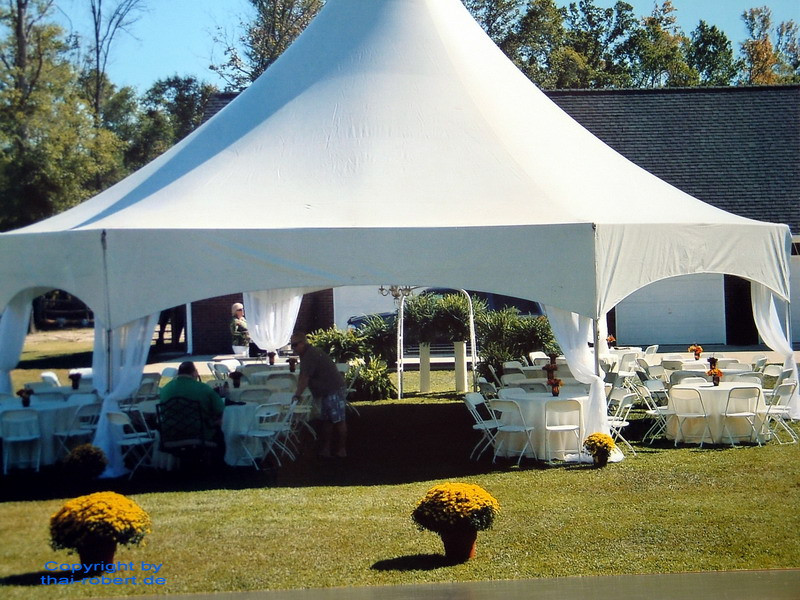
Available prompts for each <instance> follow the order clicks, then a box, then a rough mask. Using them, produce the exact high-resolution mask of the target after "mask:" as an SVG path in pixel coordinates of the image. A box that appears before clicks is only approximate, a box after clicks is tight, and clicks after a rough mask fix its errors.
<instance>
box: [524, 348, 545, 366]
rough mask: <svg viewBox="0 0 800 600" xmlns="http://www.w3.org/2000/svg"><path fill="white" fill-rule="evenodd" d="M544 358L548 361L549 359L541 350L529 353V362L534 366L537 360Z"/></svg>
mask: <svg viewBox="0 0 800 600" xmlns="http://www.w3.org/2000/svg"><path fill="white" fill-rule="evenodd" d="M542 358H543V359H544V360H548V359H547V354H545V353H544V352H542V351H541V350H537V351H535V352H528V361H530V363H531V365H532V366H536V360H537V359H542Z"/></svg>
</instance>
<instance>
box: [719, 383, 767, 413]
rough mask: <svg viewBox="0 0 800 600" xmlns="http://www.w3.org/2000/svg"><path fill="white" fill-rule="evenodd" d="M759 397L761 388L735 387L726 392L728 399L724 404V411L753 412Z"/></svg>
mask: <svg viewBox="0 0 800 600" xmlns="http://www.w3.org/2000/svg"><path fill="white" fill-rule="evenodd" d="M760 397H761V388H759V387H756V386H753V387H737V388H733V389H732V390H731V391H730V392H728V401H727V403H726V404H725V413H726V414H727V413H753V414H755V412H756V407H757V406H758V400H759V398H760Z"/></svg>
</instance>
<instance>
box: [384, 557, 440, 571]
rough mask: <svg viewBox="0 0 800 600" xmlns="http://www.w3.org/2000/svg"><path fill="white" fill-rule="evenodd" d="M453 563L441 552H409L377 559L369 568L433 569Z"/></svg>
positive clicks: (388, 569) (398, 569)
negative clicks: (395, 556) (406, 554)
mask: <svg viewBox="0 0 800 600" xmlns="http://www.w3.org/2000/svg"><path fill="white" fill-rule="evenodd" d="M453 564H454V563H453V562H452V561H450V560H448V559H447V558H445V556H444V555H443V554H411V555H408V556H398V557H397V558H387V559H386V560H379V561H378V562H376V563H375V564H374V565H372V567H370V568H371V569H372V570H373V571H433V570H434V569H441V568H443V567H452V566H453Z"/></svg>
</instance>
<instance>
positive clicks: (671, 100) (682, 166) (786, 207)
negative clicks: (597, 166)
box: [546, 85, 800, 235]
mask: <svg viewBox="0 0 800 600" xmlns="http://www.w3.org/2000/svg"><path fill="white" fill-rule="evenodd" d="M546 94H547V95H548V96H549V97H550V99H552V100H553V101H554V102H555V103H556V104H558V105H559V106H560V107H561V108H562V109H563V110H564V111H566V112H567V113H568V114H569V115H570V116H572V117H573V118H574V119H575V120H576V121H578V122H579V123H581V125H583V126H584V127H586V128H587V129H588V130H589V131H591V132H592V133H594V134H595V135H596V136H597V137H599V138H600V139H601V140H603V141H604V142H605V143H607V144H608V145H609V146H611V147H612V148H614V149H615V150H617V151H618V152H620V153H621V154H623V155H624V156H626V157H627V158H628V159H630V160H631V161H633V162H634V163H636V164H638V165H639V166H641V167H643V168H644V169H647V170H648V171H650V172H651V173H653V174H654V175H656V176H658V177H660V178H661V179H664V180H665V181H667V182H669V183H671V184H672V185H674V186H676V187H678V188H680V189H681V190H683V191H685V192H687V193H689V194H691V195H692V196H694V197H696V198H699V199H700V200H703V201H705V202H708V203H709V204H713V205H714V206H717V207H719V208H722V209H723V210H727V211H729V212H732V213H735V214H738V215H741V216H744V217H749V218H752V219H758V220H763V221H772V222H775V223H785V224H787V225H789V227H790V228H791V230H792V232H793V233H794V234H795V235H797V234H800V86H797V85H792V86H769V87H727V88H685V89H659V90H555V91H548V92H546Z"/></svg>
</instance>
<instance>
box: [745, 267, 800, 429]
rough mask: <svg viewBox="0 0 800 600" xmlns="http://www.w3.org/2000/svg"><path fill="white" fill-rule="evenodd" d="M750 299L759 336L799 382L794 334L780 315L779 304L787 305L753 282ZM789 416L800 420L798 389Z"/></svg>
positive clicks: (799, 393) (767, 289) (762, 286)
mask: <svg viewBox="0 0 800 600" xmlns="http://www.w3.org/2000/svg"><path fill="white" fill-rule="evenodd" d="M750 298H751V301H752V304H753V319H754V320H755V322H756V328H757V329H758V334H759V335H760V336H761V339H763V340H764V342H765V343H766V344H767V346H769V347H770V348H771V349H772V350H773V351H775V352H778V353H779V354H781V356H783V357H784V360H783V368H784V369H791V370H792V379H794V380H795V381H797V380H798V377H797V375H798V374H797V364H796V363H795V362H794V353H793V352H792V340H791V335H792V333H791V330H790V328H789V324H788V322H786V323H785V325H786V326H785V327H784V325H783V323H784V322H785V320H784V319H783V318H781V316H780V315H779V314H778V303H780V305H781V306H784V307H785V306H786V303H785V302H783V300H779V299H777V298H776V297H775V295H774V294H773V293H772V292H771V291H770V289H769V288H768V287H767V286H765V285H762V284H760V283H756V282H755V281H753V282H751V286H750ZM789 415H790V416H791V417H792V418H793V419H800V392H798V390H797V389H795V392H794V396H792V400H791V402H790V404H789Z"/></svg>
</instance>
